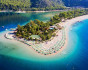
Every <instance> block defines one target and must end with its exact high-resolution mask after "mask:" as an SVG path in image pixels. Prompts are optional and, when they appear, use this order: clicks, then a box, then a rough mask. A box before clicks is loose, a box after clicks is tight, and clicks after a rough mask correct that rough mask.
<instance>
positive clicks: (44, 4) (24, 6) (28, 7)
mask: <svg viewBox="0 0 88 70" xmlns="http://www.w3.org/2000/svg"><path fill="white" fill-rule="evenodd" d="M65 8H66V7H64V5H63V3H62V2H61V0H59V1H58V2H57V0H55V1H53V0H51V1H50V0H0V10H13V11H18V10H25V11H39V10H40V11H42V10H58V9H61V10H62V9H65Z"/></svg>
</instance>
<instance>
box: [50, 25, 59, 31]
mask: <svg viewBox="0 0 88 70" xmlns="http://www.w3.org/2000/svg"><path fill="white" fill-rule="evenodd" d="M49 29H51V30H52V29H58V28H57V26H50V28H49Z"/></svg>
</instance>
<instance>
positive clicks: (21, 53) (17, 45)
mask: <svg viewBox="0 0 88 70" xmlns="http://www.w3.org/2000/svg"><path fill="white" fill-rule="evenodd" d="M85 19H88V15H84V16H80V17H76V18H73V19H70V20H66V21H65V22H62V23H61V25H62V26H64V27H65V33H66V40H65V44H64V46H63V48H61V49H60V50H59V51H58V52H56V53H55V54H52V55H47V56H46V55H41V54H39V53H36V51H34V50H33V48H31V47H30V46H28V45H26V44H24V43H22V42H19V41H16V40H9V39H6V38H5V37H4V35H5V34H6V32H4V33H1V34H0V43H2V42H4V43H3V44H4V45H5V47H4V48H1V46H0V50H1V51H0V54H2V55H7V56H12V57H16V58H18V57H19V58H24V59H31V60H36V59H35V58H38V60H40V59H42V60H48V59H49V60H51V59H52V58H55V57H57V56H58V57H59V58H61V57H60V56H63V55H65V54H67V53H66V52H65V50H66V49H67V48H68V49H69V47H68V46H67V44H68V32H69V30H70V27H71V25H73V24H74V23H76V22H80V21H82V20H85ZM53 40H55V39H53ZM53 43H54V42H53ZM7 45H9V46H7ZM63 57H64V56H63Z"/></svg>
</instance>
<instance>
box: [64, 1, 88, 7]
mask: <svg viewBox="0 0 88 70" xmlns="http://www.w3.org/2000/svg"><path fill="white" fill-rule="evenodd" d="M63 3H64V5H65V6H68V7H74V6H81V7H88V0H63Z"/></svg>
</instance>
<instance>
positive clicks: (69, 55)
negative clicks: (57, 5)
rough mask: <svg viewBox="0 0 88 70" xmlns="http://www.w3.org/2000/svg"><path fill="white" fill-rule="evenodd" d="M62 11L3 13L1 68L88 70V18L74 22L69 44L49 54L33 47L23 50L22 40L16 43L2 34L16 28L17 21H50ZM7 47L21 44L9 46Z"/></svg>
mask: <svg viewBox="0 0 88 70" xmlns="http://www.w3.org/2000/svg"><path fill="white" fill-rule="evenodd" d="M58 13H59V12H45V13H20V14H19V13H0V70H88V37H87V36H88V30H87V28H88V19H85V20H83V21H81V22H77V23H76V24H74V25H72V27H71V29H70V31H69V40H68V45H67V47H66V48H65V49H64V50H63V51H62V52H60V53H58V54H56V55H53V56H52V57H48V58H44V56H43V57H42V56H41V55H40V54H34V53H33V52H31V50H29V52H30V53H29V54H28V53H25V51H23V50H21V51H19V50H18V49H19V48H20V45H19V43H17V44H18V45H16V44H14V43H13V42H9V41H4V40H3V39H2V38H1V35H2V33H4V32H5V31H6V29H8V30H9V29H10V28H16V27H17V24H20V25H24V24H26V23H27V22H29V21H30V20H34V19H39V20H42V21H48V20H49V19H50V17H52V16H53V15H55V14H58ZM2 26H4V28H2ZM6 47H18V48H17V49H15V50H12V49H8V50H7V49H6ZM24 50H25V49H24ZM16 51H17V52H16ZM19 53H20V54H19ZM23 53H25V54H23Z"/></svg>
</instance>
